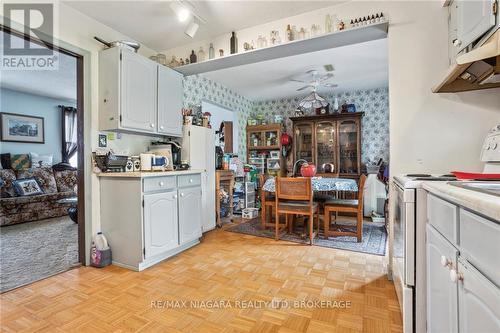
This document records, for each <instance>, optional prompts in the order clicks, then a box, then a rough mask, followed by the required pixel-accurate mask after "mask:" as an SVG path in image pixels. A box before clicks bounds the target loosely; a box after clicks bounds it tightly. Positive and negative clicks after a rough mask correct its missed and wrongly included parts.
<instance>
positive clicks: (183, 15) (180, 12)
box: [170, 1, 191, 22]
mask: <svg viewBox="0 0 500 333" xmlns="http://www.w3.org/2000/svg"><path fill="white" fill-rule="evenodd" d="M170 8H171V9H172V10H173V11H174V13H175V15H177V19H178V20H179V21H180V22H186V21H187V19H188V18H189V17H190V16H191V11H190V10H189V9H188V8H186V7H185V6H183V5H182V4H181V3H180V2H177V1H172V3H170Z"/></svg>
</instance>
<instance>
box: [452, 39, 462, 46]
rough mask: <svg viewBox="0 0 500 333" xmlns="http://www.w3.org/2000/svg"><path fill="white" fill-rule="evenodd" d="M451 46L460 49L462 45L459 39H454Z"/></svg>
mask: <svg viewBox="0 0 500 333" xmlns="http://www.w3.org/2000/svg"><path fill="white" fill-rule="evenodd" d="M453 45H455V46H456V47H460V45H462V41H461V40H460V39H454V40H453Z"/></svg>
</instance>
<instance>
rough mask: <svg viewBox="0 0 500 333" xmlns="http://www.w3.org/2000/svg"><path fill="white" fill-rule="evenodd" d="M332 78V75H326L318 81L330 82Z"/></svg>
mask: <svg viewBox="0 0 500 333" xmlns="http://www.w3.org/2000/svg"><path fill="white" fill-rule="evenodd" d="M332 77H333V73H328V74H326V75H324V76H322V77H321V78H320V79H319V80H320V82H323V81H328V80H330V79H331V78H332Z"/></svg>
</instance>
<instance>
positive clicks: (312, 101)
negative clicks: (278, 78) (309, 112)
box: [290, 65, 338, 109]
mask: <svg viewBox="0 0 500 333" xmlns="http://www.w3.org/2000/svg"><path fill="white" fill-rule="evenodd" d="M327 66H329V67H328V68H327ZM327 66H325V69H326V70H327V71H330V72H331V71H333V66H331V65H327ZM306 73H307V74H308V75H311V77H312V80H310V81H303V80H297V79H291V80H290V81H294V82H300V83H306V85H305V86H303V87H302V88H299V89H297V91H302V90H305V89H307V88H312V91H311V93H310V94H309V95H307V96H306V97H304V98H303V99H302V100H301V101H300V102H299V105H298V106H299V107H300V108H303V109H311V108H322V107H326V106H327V105H328V101H326V100H325V99H324V98H323V97H321V96H320V95H318V93H317V92H316V89H318V87H320V86H321V87H331V88H335V87H338V85H336V84H333V83H328V82H327V81H328V80H330V79H331V78H333V73H326V74H325V75H319V73H318V71H317V70H315V69H312V70H309V71H307V72H306Z"/></svg>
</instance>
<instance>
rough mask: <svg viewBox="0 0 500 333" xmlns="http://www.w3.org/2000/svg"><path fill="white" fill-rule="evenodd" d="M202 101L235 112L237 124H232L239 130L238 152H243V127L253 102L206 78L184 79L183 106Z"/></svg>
mask: <svg viewBox="0 0 500 333" xmlns="http://www.w3.org/2000/svg"><path fill="white" fill-rule="evenodd" d="M203 100H205V101H209V102H212V103H214V104H217V105H220V106H222V107H224V108H226V109H228V110H231V111H233V112H237V114H238V124H234V126H238V127H239V129H240V132H239V133H240V135H239V138H238V151H240V152H245V151H246V138H245V135H246V133H245V126H246V121H247V118H248V117H249V115H250V112H251V110H252V108H253V102H252V101H251V100H249V99H247V98H246V97H244V96H242V95H240V94H237V93H236V92H234V91H232V90H231V89H229V88H227V87H225V86H224V85H222V84H220V83H217V82H215V81H212V80H210V79H208V78H206V77H203V76H200V75H192V76H186V77H184V106H185V107H191V106H194V105H201V102H202V101H203ZM242 155H243V158H245V156H246V154H242Z"/></svg>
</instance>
